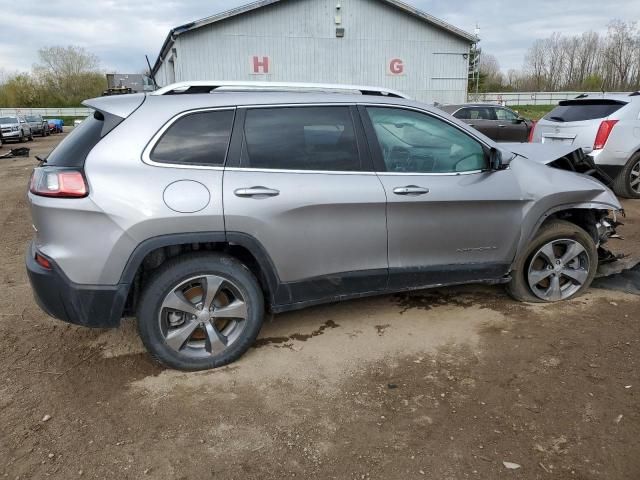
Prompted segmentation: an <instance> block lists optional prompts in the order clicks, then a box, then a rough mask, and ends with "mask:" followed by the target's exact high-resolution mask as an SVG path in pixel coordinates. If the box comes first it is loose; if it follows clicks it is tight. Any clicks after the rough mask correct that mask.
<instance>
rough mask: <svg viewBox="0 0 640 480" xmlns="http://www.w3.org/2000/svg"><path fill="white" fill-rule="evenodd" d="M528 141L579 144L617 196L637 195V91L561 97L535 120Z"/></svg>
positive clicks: (639, 107)
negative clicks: (607, 177) (547, 111)
mask: <svg viewBox="0 0 640 480" xmlns="http://www.w3.org/2000/svg"><path fill="white" fill-rule="evenodd" d="M532 141H533V142H542V143H561V144H569V145H573V146H575V147H579V148H582V150H583V151H584V152H585V153H587V154H589V155H591V157H592V158H593V159H594V161H595V163H596V165H597V166H598V167H599V168H600V169H601V170H603V171H604V172H605V173H606V174H607V175H608V176H609V177H611V179H612V183H611V186H612V187H613V189H614V190H615V192H616V193H617V194H618V195H619V196H621V197H627V198H640V92H634V93H631V94H628V95H626V94H615V95H613V94H597V95H586V94H585V95H580V96H579V97H576V98H575V99H573V100H565V101H562V102H560V103H559V104H558V106H557V107H556V108H554V109H553V110H552V111H551V112H549V113H548V114H547V115H545V116H544V117H543V118H542V119H541V120H540V121H539V122H538V123H537V124H536V126H535V130H534V133H533V135H532Z"/></svg>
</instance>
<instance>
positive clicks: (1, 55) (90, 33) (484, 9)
mask: <svg viewBox="0 0 640 480" xmlns="http://www.w3.org/2000/svg"><path fill="white" fill-rule="evenodd" d="M5 1H7V0H2V3H3V4H4V2H5ZM249 1H250V0H227V1H223V0H209V1H201V0H92V1H77V0H55V1H53V2H43V0H20V1H18V2H13V3H10V4H9V8H7V5H6V4H4V6H3V7H2V13H1V14H0V69H4V70H5V72H13V71H17V70H18V71H24V70H29V69H30V68H31V65H32V64H33V63H34V62H37V50H38V48H40V47H42V46H44V45H80V46H83V47H85V48H86V49H88V50H89V51H91V52H93V53H95V54H96V55H98V57H99V58H100V60H101V62H102V68H103V69H104V70H107V71H118V72H121V73H135V72H140V71H142V70H143V69H144V68H145V59H144V55H145V54H148V55H149V58H150V60H151V62H152V64H153V62H154V61H155V58H156V56H157V54H158V51H159V49H160V47H161V45H162V42H163V41H164V38H165V37H166V35H167V33H168V31H169V30H170V29H171V28H172V27H175V26H177V25H180V24H183V23H187V22H189V21H192V20H196V19H199V18H202V17H206V16H208V15H211V14H214V13H217V12H220V11H223V10H227V9H229V8H231V7H235V6H238V5H242V4H245V3H249ZM405 1H406V2H408V3H411V4H413V5H415V6H416V7H418V8H419V9H421V10H423V11H425V12H427V13H430V14H432V15H435V16H437V17H439V18H441V19H443V20H445V21H447V22H449V23H451V24H453V25H455V26H457V27H459V28H462V29H464V30H467V31H469V32H473V29H474V27H475V25H476V23H478V24H479V26H480V36H481V38H482V47H483V49H484V51H485V52H487V53H492V54H494V55H495V56H496V57H497V58H498V61H499V62H500V66H501V67H502V69H503V70H504V71H506V70H507V69H509V68H520V67H521V66H522V61H523V58H524V54H525V52H526V49H527V47H528V46H529V45H530V44H531V43H532V42H533V40H535V39H536V38H543V37H546V36H549V35H550V34H551V33H553V32H556V31H557V32H563V33H566V34H576V33H581V32H583V31H587V30H596V31H601V32H604V31H605V30H606V23H607V22H608V21H609V20H610V19H611V18H621V19H624V20H640V0H606V1H603V0H561V1H558V0H535V1H532V0H525V1H522V0H482V1H480V0H475V1H472V0H405ZM45 3H46V5H47V7H46V8H42V7H43V5H44V4H45Z"/></svg>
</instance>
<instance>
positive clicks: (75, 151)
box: [47, 112, 104, 167]
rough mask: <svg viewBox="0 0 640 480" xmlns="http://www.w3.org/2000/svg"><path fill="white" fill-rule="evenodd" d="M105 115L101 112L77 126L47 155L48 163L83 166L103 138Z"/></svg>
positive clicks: (62, 165)
mask: <svg viewBox="0 0 640 480" xmlns="http://www.w3.org/2000/svg"><path fill="white" fill-rule="evenodd" d="M103 126H104V116H103V115H102V114H101V113H100V112H95V113H94V114H93V115H90V116H89V117H87V119H86V120H85V121H84V122H82V123H81V124H80V125H78V126H77V127H75V128H74V129H73V130H72V131H71V133H70V134H69V135H67V136H66V137H65V138H64V139H63V140H62V142H60V144H58V146H57V147H56V148H54V149H53V151H52V152H51V153H50V154H49V155H48V156H47V165H52V166H59V167H82V166H83V165H84V161H85V160H86V158H87V155H88V154H89V152H90V151H91V149H92V148H93V147H95V146H96V145H97V144H98V142H99V141H100V139H101V138H102V127H103Z"/></svg>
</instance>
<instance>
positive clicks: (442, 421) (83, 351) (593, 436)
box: [0, 136, 640, 479]
mask: <svg viewBox="0 0 640 480" xmlns="http://www.w3.org/2000/svg"><path fill="white" fill-rule="evenodd" d="M59 139H60V136H56V137H49V138H48V139H36V141H35V142H34V143H32V144H29V146H30V147H32V148H33V150H32V155H33V154H40V153H45V154H46V153H47V151H48V150H49V149H50V148H51V146H52V145H53V144H54V142H56V141H58V140H59ZM6 150H7V147H4V148H2V149H0V153H1V152H5V151H6ZM34 163H35V161H34V160H33V158H31V159H21V160H15V161H14V160H0V202H1V204H0V205H1V208H0V224H1V225H2V227H1V229H0V248H1V254H2V259H3V266H2V269H1V270H0V285H1V288H2V290H1V291H2V293H1V294H0V477H8V478H11V479H14V478H21V479H32V478H34V479H35V478H37V479H40V478H60V479H70V478H76V477H82V478H99V479H102V478H115V479H138V478H150V479H154V478H155V479H195V478H216V479H227V478H230V479H253V478H255V479H258V478H260V479H265V478H285V477H286V478H289V477H297V478H318V479H331V478H335V479H397V478H401V479H420V478H433V479H465V478H478V479H502V478H517V479H547V478H549V479H552V478H555V479H638V478H640V456H639V455H638V453H639V452H640V440H639V439H640V370H639V368H638V367H639V366H640V365H639V355H640V338H639V333H640V318H639V317H640V309H639V306H640V297H638V296H632V295H628V294H623V293H618V292H612V291H608V290H598V289H591V290H590V291H589V292H588V293H587V294H586V295H584V296H582V297H580V298H578V299H575V300H573V301H570V302H565V303H561V304H555V305H549V306H533V305H525V304H519V303H516V302H514V301H512V300H510V299H509V298H508V297H507V296H506V294H505V293H504V291H503V290H502V288H500V287H478V286H470V287H465V288H448V289H442V290H437V291H423V292H416V293H413V294H410V295H391V296H384V297H379V298H371V299H364V300H357V301H350V302H344V303H340V304H336V305H327V306H321V307H316V308H311V309H308V310H304V311H300V312H292V313H288V314H283V315H279V316H276V317H275V318H274V319H273V321H271V322H269V323H267V324H266V325H265V327H264V329H263V332H262V334H261V337H260V339H259V340H258V342H257V344H256V345H255V348H253V349H251V350H250V351H249V352H248V354H246V355H245V356H244V357H243V358H242V359H241V360H240V361H238V362H237V363H235V364H233V365H231V366H228V367H226V368H222V369H219V370H215V371H207V372H200V373H181V372H176V371H171V370H164V369H162V368H160V367H158V366H157V365H155V364H153V363H152V362H151V361H150V359H149V357H148V356H147V355H146V354H145V353H144V350H143V348H142V346H141V344H140V342H139V340H138V338H137V336H136V333H135V325H134V322H133V321H132V320H127V321H125V322H124V323H123V325H122V327H121V328H120V329H118V330H89V329H85V328H81V327H76V326H73V325H68V324H65V323H62V322H59V321H56V320H53V319H52V318H49V317H47V316H46V315H45V314H44V313H42V312H41V311H40V310H39V309H38V307H37V306H36V305H35V303H34V301H33V299H32V295H31V291H30V288H29V285H28V281H27V277H26V274H25V271H24V267H23V253H24V249H25V245H26V243H27V242H28V240H29V238H30V237H31V235H32V230H31V225H30V220H29V215H28V208H27V201H26V197H25V191H26V187H27V181H28V178H29V174H30V171H31V168H32V166H33V165H34ZM624 203H625V208H626V209H627V212H628V218H627V220H626V222H627V225H626V226H624V227H622V228H621V229H620V232H621V233H622V235H623V236H625V237H626V240H624V241H616V243H614V244H613V247H614V248H615V250H617V251H624V252H628V253H631V254H633V255H635V256H638V255H640V202H633V201H626V202H624ZM503 462H512V463H515V464H518V465H519V466H520V467H519V468H517V469H509V468H507V467H506V466H505V464H503ZM507 465H509V464H507ZM511 466H513V465H511Z"/></svg>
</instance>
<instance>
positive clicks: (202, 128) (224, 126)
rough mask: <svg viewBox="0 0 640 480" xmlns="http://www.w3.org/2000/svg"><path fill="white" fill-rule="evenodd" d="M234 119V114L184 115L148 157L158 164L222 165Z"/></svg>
mask: <svg viewBox="0 0 640 480" xmlns="http://www.w3.org/2000/svg"><path fill="white" fill-rule="evenodd" d="M233 116H234V111H233V110H215V111H209V112H197V113H191V114H189V115H185V116H184V117H181V118H179V119H178V120H176V121H175V122H174V123H173V124H172V125H171V126H170V127H169V128H168V129H167V131H166V132H165V133H164V134H163V135H162V137H161V138H160V141H159V142H158V143H157V144H156V146H155V147H153V150H152V151H151V155H150V156H149V157H150V158H151V160H153V161H154V162H159V163H178V164H189V165H205V166H221V165H224V159H225V157H226V155H227V147H228V146H229V138H230V136H231V127H232V125H233Z"/></svg>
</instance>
